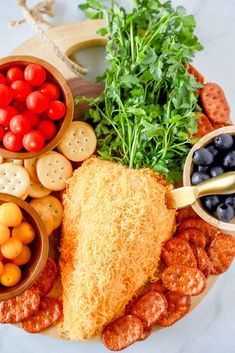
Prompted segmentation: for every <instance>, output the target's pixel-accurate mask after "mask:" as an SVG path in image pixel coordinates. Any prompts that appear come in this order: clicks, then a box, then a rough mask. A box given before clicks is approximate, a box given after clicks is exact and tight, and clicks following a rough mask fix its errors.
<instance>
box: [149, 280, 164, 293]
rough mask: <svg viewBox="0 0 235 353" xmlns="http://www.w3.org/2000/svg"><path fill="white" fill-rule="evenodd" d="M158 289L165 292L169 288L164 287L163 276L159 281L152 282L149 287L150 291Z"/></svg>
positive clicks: (157, 290)
mask: <svg viewBox="0 0 235 353" xmlns="http://www.w3.org/2000/svg"><path fill="white" fill-rule="evenodd" d="M151 290H153V291H156V292H158V293H160V294H164V293H166V291H167V289H166V288H165V287H164V285H163V283H162V280H161V278H159V279H158V280H157V281H155V282H152V283H151V284H150V285H149V287H148V291H151Z"/></svg>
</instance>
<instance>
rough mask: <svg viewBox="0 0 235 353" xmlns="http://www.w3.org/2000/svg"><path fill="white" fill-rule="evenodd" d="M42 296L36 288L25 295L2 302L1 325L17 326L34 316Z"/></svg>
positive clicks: (0, 306)
mask: <svg viewBox="0 0 235 353" xmlns="http://www.w3.org/2000/svg"><path fill="white" fill-rule="evenodd" d="M39 304H40V295H39V291H38V289H37V288H36V287H35V286H32V287H31V288H29V289H27V290H26V291H25V292H24V293H23V294H21V295H19V296H17V297H15V298H13V299H9V300H4V301H1V302H0V323H2V324H15V323H17V322H20V321H22V320H23V319H25V318H27V317H29V316H30V315H32V314H33V313H34V312H35V311H36V310H37V309H38V307H39Z"/></svg>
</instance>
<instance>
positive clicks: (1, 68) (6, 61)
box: [0, 55, 74, 159]
mask: <svg viewBox="0 0 235 353" xmlns="http://www.w3.org/2000/svg"><path fill="white" fill-rule="evenodd" d="M31 63H34V64H39V65H41V66H43V67H44V68H45V69H46V71H47V78H48V79H49V81H51V82H54V83H55V84H56V85H57V86H58V87H59V89H60V92H61V97H62V100H63V102H64V103H65V105H66V107H67V112H66V115H65V117H64V119H63V120H62V124H61V126H60V129H59V130H58V132H57V134H56V136H55V137H54V138H53V139H52V140H51V141H49V142H48V143H47V144H45V146H44V147H43V148H42V149H41V150H40V151H38V152H28V151H20V152H12V151H8V150H7V149H5V148H0V156H2V157H4V158H13V159H28V158H35V157H38V156H40V155H42V154H44V153H46V152H49V151H51V150H53V149H54V148H55V147H56V146H57V145H58V144H59V143H60V141H61V139H62V138H63V136H64V133H65V131H66V130H67V128H68V126H69V124H70V123H71V121H72V120H73V113H74V104H73V96H72V93H71V90H70V88H69V86H68V85H67V83H66V81H65V79H64V77H63V76H62V75H61V73H60V72H59V71H58V70H57V69H56V68H55V67H54V66H53V65H51V64H49V63H48V62H46V61H44V60H42V59H38V58H35V57H33V56H27V55H20V56H6V57H4V58H2V59H0V72H2V73H5V72H6V71H7V70H8V69H9V68H10V67H11V66H12V65H16V66H19V67H22V68H25V66H27V65H28V64H31Z"/></svg>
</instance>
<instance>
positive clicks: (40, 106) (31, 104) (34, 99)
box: [26, 91, 49, 114]
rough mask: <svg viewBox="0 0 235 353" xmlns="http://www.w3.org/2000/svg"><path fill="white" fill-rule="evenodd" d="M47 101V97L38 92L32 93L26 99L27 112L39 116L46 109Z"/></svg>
mask: <svg viewBox="0 0 235 353" xmlns="http://www.w3.org/2000/svg"><path fill="white" fill-rule="evenodd" d="M48 104H49V99H48V97H47V96H46V95H45V94H43V93H42V92H39V91H34V92H32V93H30V95H29V96H28V97H27V99H26V105H27V108H28V110H30V111H31V112H32V113H37V114H40V113H42V112H44V111H45V110H46V109H47V108H48Z"/></svg>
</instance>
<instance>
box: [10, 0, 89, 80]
mask: <svg viewBox="0 0 235 353" xmlns="http://www.w3.org/2000/svg"><path fill="white" fill-rule="evenodd" d="M17 1H18V4H19V6H20V7H22V13H23V16H24V19H20V20H16V21H10V23H9V26H10V27H11V28H15V27H17V26H18V25H20V24H22V23H24V22H28V23H29V24H30V25H31V26H32V28H33V29H34V30H35V31H36V32H37V34H38V35H39V37H40V38H41V39H42V41H43V42H44V43H45V44H46V45H47V46H48V47H49V48H50V49H51V50H52V51H53V53H54V54H55V55H56V56H57V57H58V58H59V59H60V60H61V61H63V62H64V63H65V65H66V66H67V67H68V69H69V70H70V71H72V72H73V73H74V74H75V75H77V76H79V77H81V75H83V74H86V73H87V69H86V68H84V67H82V66H81V65H78V64H76V63H74V62H73V61H72V60H70V59H69V58H68V57H67V56H66V55H65V54H64V53H63V52H62V51H61V50H60V48H59V47H58V46H57V45H56V44H55V43H54V42H53V41H52V40H51V39H50V38H49V37H48V35H47V33H46V31H44V30H43V29H42V28H41V27H40V26H39V23H44V24H46V25H48V26H51V24H50V22H48V21H46V20H45V19H44V18H43V16H42V14H46V15H48V16H50V17H52V16H53V11H52V6H53V5H54V2H55V0H42V1H40V2H39V3H38V4H37V5H36V6H35V7H33V8H32V9H29V8H28V7H27V5H26V1H27V0H17Z"/></svg>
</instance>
